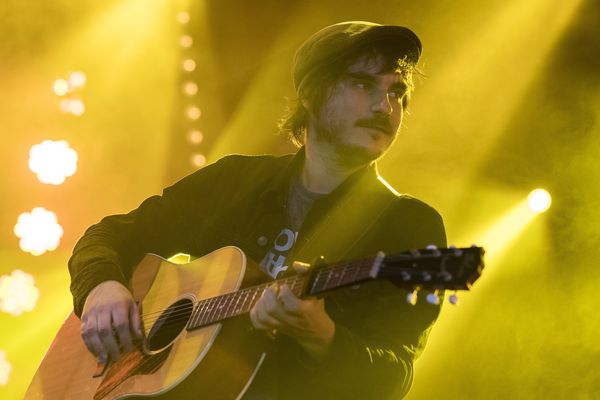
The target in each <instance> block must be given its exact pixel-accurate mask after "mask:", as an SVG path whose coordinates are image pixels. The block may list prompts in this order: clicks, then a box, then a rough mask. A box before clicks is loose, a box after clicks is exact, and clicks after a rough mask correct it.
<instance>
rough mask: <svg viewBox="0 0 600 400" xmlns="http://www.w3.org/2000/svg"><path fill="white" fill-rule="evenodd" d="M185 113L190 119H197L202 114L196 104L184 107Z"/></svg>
mask: <svg viewBox="0 0 600 400" xmlns="http://www.w3.org/2000/svg"><path fill="white" fill-rule="evenodd" d="M185 115H186V116H187V117H188V118H189V119H191V120H197V119H198V118H200V116H201V115H202V111H200V108H198V107H197V106H188V107H187V108H186V109H185Z"/></svg>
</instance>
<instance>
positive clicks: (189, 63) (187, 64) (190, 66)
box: [181, 58, 196, 72]
mask: <svg viewBox="0 0 600 400" xmlns="http://www.w3.org/2000/svg"><path fill="white" fill-rule="evenodd" d="M181 66H182V68H183V70H184V71H187V72H192V71H193V70H195V69H196V61H194V60H192V59H191V58H188V59H186V60H183V63H182V65H181Z"/></svg>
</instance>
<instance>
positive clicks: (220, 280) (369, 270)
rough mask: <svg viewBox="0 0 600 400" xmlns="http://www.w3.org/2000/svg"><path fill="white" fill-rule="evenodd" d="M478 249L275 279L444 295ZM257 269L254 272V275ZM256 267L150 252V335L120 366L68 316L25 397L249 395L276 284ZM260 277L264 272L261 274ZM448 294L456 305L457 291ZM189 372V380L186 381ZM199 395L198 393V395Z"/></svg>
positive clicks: (306, 289) (475, 271)
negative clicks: (91, 345) (257, 321)
mask: <svg viewBox="0 0 600 400" xmlns="http://www.w3.org/2000/svg"><path fill="white" fill-rule="evenodd" d="M483 253H484V251H483V249H482V248H480V247H470V248H449V249H437V248H435V247H431V248H428V249H425V250H413V251H409V252H404V253H400V254H395V255H384V254H383V253H380V254H378V255H377V256H375V257H373V258H367V259H361V260H354V261H348V262H340V263H335V264H330V265H325V264H323V265H319V264H318V263H317V265H316V266H313V267H311V268H309V270H308V272H306V273H304V274H298V275H294V276H291V277H287V278H284V279H280V280H278V281H277V282H279V283H286V284H287V285H288V286H289V287H290V288H291V290H292V291H293V292H294V293H295V294H296V295H297V296H299V297H307V296H323V295H326V293H327V292H329V291H332V290H334V289H338V288H342V287H346V286H353V285H359V284H367V282H368V281H370V280H373V279H387V280H389V281H391V282H392V283H394V284H395V285H397V286H399V287H402V288H404V289H407V290H408V295H407V301H408V302H409V303H412V304H414V303H415V301H416V293H417V291H428V292H429V294H428V295H427V300H428V301H430V302H433V303H435V302H438V301H439V296H438V295H437V292H438V291H442V290H468V289H469V288H470V287H471V285H472V284H473V283H474V282H475V281H476V280H477V279H478V278H479V276H480V274H481V272H482V270H483ZM255 270H256V271H257V272H255ZM258 274H260V276H262V277H264V276H265V274H263V273H262V272H260V271H259V270H258V268H247V262H246V256H245V254H244V253H243V252H242V250H240V249H239V248H237V247H223V248H221V249H218V250H216V251H214V252H212V253H210V254H208V255H206V256H204V257H202V258H199V259H197V260H195V261H193V262H191V263H188V264H184V265H178V264H173V263H171V262H169V261H167V260H165V259H163V258H161V257H159V256H156V255H151V254H148V255H146V256H145V258H144V259H143V260H142V261H141V262H140V263H139V265H138V266H137V267H136V268H135V269H134V272H133V275H132V279H131V288H132V291H133V296H134V298H135V300H136V301H138V303H139V304H140V305H141V308H140V309H141V318H142V326H143V329H144V333H145V335H144V336H145V339H144V340H143V341H140V342H139V343H137V344H136V350H134V351H132V352H128V353H125V354H123V356H122V357H121V358H120V359H119V360H118V361H117V362H114V363H110V362H109V363H107V364H106V365H104V366H99V365H97V363H96V359H95V357H93V356H92V355H91V353H89V352H88V350H87V348H86V346H85V344H84V343H83V340H82V339H81V336H80V330H81V327H80V326H81V324H80V320H79V319H78V318H77V316H75V315H74V314H73V313H71V314H70V315H69V316H68V317H67V319H66V321H65V322H64V324H63V325H62V327H61V328H60V330H59V332H58V334H57V336H56V337H55V338H54V341H53V342H52V345H51V346H50V349H49V350H48V352H47V353H46V355H45V357H44V359H43V361H42V363H41V365H40V367H39V369H38V370H37V372H36V374H35V376H34V378H33V381H32V383H31V385H30V386H29V389H28V391H27V393H26V395H25V399H28V400H34V399H35V400H38V399H39V400H41V399H44V400H50V399H52V400H54V399H57V400H58V399H60V400H66V399H72V400H76V399H77V400H78V399H86V400H89V399H94V400H109V399H110V400H113V399H122V398H126V397H127V398H130V397H136V396H142V397H150V396H151V397H158V398H161V397H162V398H171V399H180V398H185V397H186V394H187V395H189V392H188V390H189V388H188V387H187V385H189V384H190V383H189V381H191V380H193V388H194V391H196V393H202V397H201V398H205V399H215V400H220V399H238V398H241V397H242V396H243V394H244V393H245V391H246V390H247V388H248V387H249V386H250V384H251V383H252V380H253V378H254V376H255V375H256V373H257V372H258V370H259V369H260V367H261V364H262V362H263V360H264V359H265V357H266V356H267V353H266V352H265V349H264V348H263V347H261V346H259V345H257V338H258V337H259V336H260V337H266V335H264V333H263V332H261V331H257V330H254V329H252V326H251V324H250V323H249V318H248V317H245V318H244V317H243V316H244V315H245V314H247V313H248V312H249V311H250V309H251V308H252V306H253V305H254V304H255V302H256V301H257V300H258V299H259V298H260V296H261V294H262V293H263V291H264V290H265V289H266V288H267V287H268V286H269V285H271V284H272V283H273V282H274V281H270V282H267V283H262V284H256V282H257V280H258V279H259V278H258ZM262 279H263V280H264V278H262ZM450 300H451V301H453V302H455V297H454V295H452V296H450ZM190 375H192V376H193V379H189V380H187V382H186V378H188V377H190ZM198 398H200V397H198Z"/></svg>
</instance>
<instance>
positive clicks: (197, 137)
mask: <svg viewBox="0 0 600 400" xmlns="http://www.w3.org/2000/svg"><path fill="white" fill-rule="evenodd" d="M187 138H188V140H189V141H190V143H192V144H200V143H202V140H204V135H203V134H202V132H200V131H199V130H197V129H194V130H193V131H189V132H188V134H187Z"/></svg>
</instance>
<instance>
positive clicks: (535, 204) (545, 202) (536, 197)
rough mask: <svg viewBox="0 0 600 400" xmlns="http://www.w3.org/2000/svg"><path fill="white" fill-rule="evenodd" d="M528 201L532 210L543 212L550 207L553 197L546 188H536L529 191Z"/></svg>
mask: <svg viewBox="0 0 600 400" xmlns="http://www.w3.org/2000/svg"><path fill="white" fill-rule="evenodd" d="M527 203H528V204H529V208H530V209H531V211H534V212H536V213H538V214H541V213H543V212H545V211H547V210H548V209H549V208H550V205H551V204H552V197H551V196H550V193H548V191H546V190H544V189H535V190H532V191H531V193H529V196H528V197H527Z"/></svg>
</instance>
